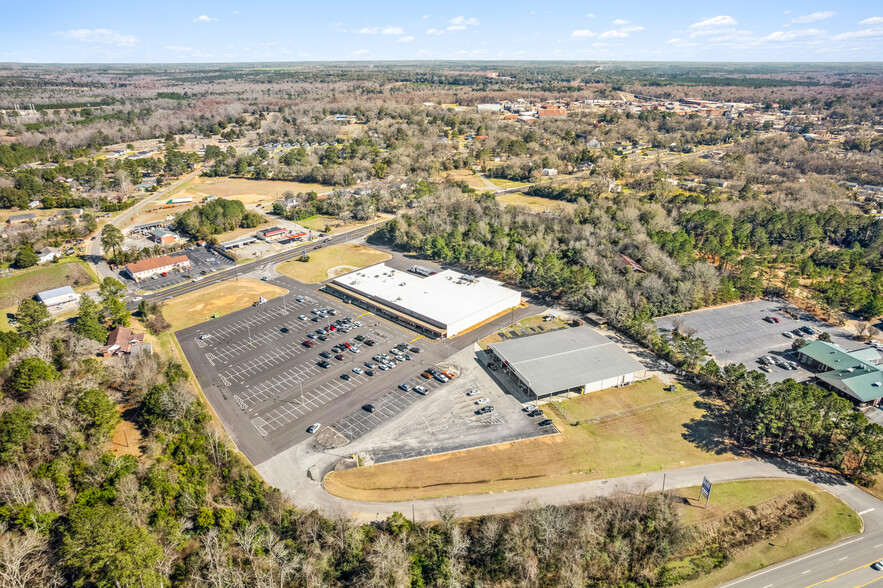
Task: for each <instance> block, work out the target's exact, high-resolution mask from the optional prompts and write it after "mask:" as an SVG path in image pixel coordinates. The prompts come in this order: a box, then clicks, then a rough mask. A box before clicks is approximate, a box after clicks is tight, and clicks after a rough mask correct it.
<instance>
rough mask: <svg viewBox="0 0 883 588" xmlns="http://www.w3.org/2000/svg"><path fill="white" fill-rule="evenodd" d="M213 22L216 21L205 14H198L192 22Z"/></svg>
mask: <svg viewBox="0 0 883 588" xmlns="http://www.w3.org/2000/svg"><path fill="white" fill-rule="evenodd" d="M213 20H218V19H216V18H212V17H210V16H208V15H205V14H200V15H199V16H197V17H196V18H194V19H193V22H212V21H213Z"/></svg>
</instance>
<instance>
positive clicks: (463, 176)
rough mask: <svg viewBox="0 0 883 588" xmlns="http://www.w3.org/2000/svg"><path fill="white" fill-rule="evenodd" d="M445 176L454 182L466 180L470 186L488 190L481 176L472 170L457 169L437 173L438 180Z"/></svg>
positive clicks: (443, 178)
mask: <svg viewBox="0 0 883 588" xmlns="http://www.w3.org/2000/svg"><path fill="white" fill-rule="evenodd" d="M446 178H450V179H451V180H453V181H455V182H466V185H468V186H469V187H470V188H475V189H477V190H489V189H490V188H488V186H487V185H486V184H485V183H484V182H483V181H482V180H481V177H480V176H479V175H478V174H474V173H472V170H467V169H458V170H453V171H448V172H442V173H441V174H440V175H439V178H438V179H439V180H442V181H443V180H445V179H446Z"/></svg>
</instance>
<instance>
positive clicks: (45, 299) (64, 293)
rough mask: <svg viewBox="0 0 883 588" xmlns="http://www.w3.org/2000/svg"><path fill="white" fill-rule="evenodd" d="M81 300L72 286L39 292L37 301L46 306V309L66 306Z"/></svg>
mask: <svg viewBox="0 0 883 588" xmlns="http://www.w3.org/2000/svg"><path fill="white" fill-rule="evenodd" d="M79 299H80V295H79V294H77V293H76V292H74V289H73V288H71V287H70V286H62V287H61V288H54V289H52V290H45V291H43V292H37V300H38V301H40V302H42V303H43V304H45V305H46V308H56V307H59V306H64V305H65V304H70V303H72V302H77V301H78V300H79Z"/></svg>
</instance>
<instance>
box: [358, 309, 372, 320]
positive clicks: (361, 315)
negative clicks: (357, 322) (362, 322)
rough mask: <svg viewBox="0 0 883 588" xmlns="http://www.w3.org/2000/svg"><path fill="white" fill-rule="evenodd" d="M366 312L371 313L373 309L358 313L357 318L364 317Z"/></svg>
mask: <svg viewBox="0 0 883 588" xmlns="http://www.w3.org/2000/svg"><path fill="white" fill-rule="evenodd" d="M366 314H371V311H370V310H369V311H367V312H363V313H362V314H360V315H358V316H357V317H356V318H362V317H363V316H365V315H366Z"/></svg>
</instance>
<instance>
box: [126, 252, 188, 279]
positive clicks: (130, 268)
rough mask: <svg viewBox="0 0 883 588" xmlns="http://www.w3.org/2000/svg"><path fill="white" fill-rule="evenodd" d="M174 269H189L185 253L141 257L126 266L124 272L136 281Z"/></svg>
mask: <svg viewBox="0 0 883 588" xmlns="http://www.w3.org/2000/svg"><path fill="white" fill-rule="evenodd" d="M174 270H181V271H190V260H189V259H187V256H185V255H163V256H162V257H152V258H150V259H142V260H141V261H136V262H135V263H130V264H128V265H127V266H126V273H127V274H129V277H131V278H132V279H133V280H135V281H136V282H140V281H141V280H145V279H147V278H149V277H151V276H155V275H157V274H161V273H163V272H170V271H174Z"/></svg>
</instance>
